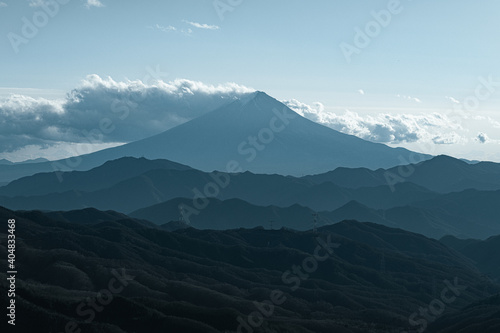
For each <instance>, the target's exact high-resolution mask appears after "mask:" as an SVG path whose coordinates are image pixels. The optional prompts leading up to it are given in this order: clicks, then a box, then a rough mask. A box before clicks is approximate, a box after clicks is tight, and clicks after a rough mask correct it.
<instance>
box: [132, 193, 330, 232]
mask: <svg viewBox="0 0 500 333" xmlns="http://www.w3.org/2000/svg"><path fill="white" fill-rule="evenodd" d="M191 205H192V199H184V198H177V199H173V200H169V201H167V202H164V203H161V204H158V205H154V206H151V207H146V208H142V209H139V210H137V211H135V212H132V213H130V214H128V215H129V216H130V217H134V218H139V219H144V220H149V221H151V222H154V223H156V224H159V225H161V224H164V223H167V222H169V221H173V220H176V219H179V218H180V216H181V214H182V216H183V219H184V220H186V221H187V222H188V223H189V225H190V226H192V227H194V228H196V229H214V230H225V229H235V228H255V227H259V226H260V227H265V228H266V229H269V228H271V225H272V228H273V229H280V228H283V227H287V228H292V229H295V230H309V229H311V228H312V227H313V216H312V214H313V213H314V211H313V210H312V209H310V208H307V207H303V206H300V205H297V204H296V205H293V206H290V207H285V208H282V207H276V206H267V207H262V206H256V205H252V204H249V203H247V202H245V201H243V200H240V199H229V200H225V201H221V200H218V199H214V198H210V199H208V202H207V206H206V208H204V209H201V210H195V209H191V207H190V206H191ZM179 207H182V210H181V209H180V208H179ZM188 207H189V208H188ZM181 211H182V213H181ZM330 223H332V221H330V220H328V219H325V218H324V217H322V218H321V220H319V221H318V225H324V224H330Z"/></svg>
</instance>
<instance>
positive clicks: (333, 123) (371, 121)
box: [283, 99, 465, 144]
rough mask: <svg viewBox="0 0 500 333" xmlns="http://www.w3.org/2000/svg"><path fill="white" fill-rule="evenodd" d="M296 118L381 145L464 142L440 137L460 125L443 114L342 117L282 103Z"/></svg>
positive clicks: (319, 107)
mask: <svg viewBox="0 0 500 333" xmlns="http://www.w3.org/2000/svg"><path fill="white" fill-rule="evenodd" d="M283 103H285V104H286V105H287V106H288V107H290V108H291V109H293V110H294V111H296V112H297V113H299V114H300V115H302V116H304V117H306V118H308V119H310V120H312V121H314V122H317V123H320V124H323V125H325V126H328V127H330V128H333V129H335V130H337V131H339V132H342V133H346V134H351V135H356V136H358V137H360V138H362V139H365V140H369V141H374V142H381V143H391V144H399V143H409V142H417V141H427V142H431V141H432V142H434V143H435V144H448V143H459V142H464V141H465V139H464V138H463V137H461V136H460V135H459V134H456V133H455V135H451V134H450V135H448V134H446V135H443V134H442V132H443V131H448V132H450V131H455V130H460V129H461V125H460V124H458V123H457V122H456V121H454V120H453V119H450V118H448V117H447V116H446V115H443V114H439V113H432V114H418V115H414V114H398V115H393V114H387V113H379V114H375V115H365V116H361V115H359V114H358V113H356V112H352V111H349V110H346V111H345V112H344V113H343V114H336V113H331V112H326V111H324V107H323V105H322V104H321V103H314V105H313V106H309V105H307V104H304V103H301V102H299V101H297V100H295V99H292V100H288V101H283Z"/></svg>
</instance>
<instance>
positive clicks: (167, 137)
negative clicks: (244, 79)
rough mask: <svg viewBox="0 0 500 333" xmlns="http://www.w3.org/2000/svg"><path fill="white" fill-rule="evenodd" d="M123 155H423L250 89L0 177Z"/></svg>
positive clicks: (244, 163) (374, 158) (277, 161)
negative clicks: (108, 143) (132, 136)
mask: <svg viewBox="0 0 500 333" xmlns="http://www.w3.org/2000/svg"><path fill="white" fill-rule="evenodd" d="M126 156H131V157H145V158H148V159H159V158H162V159H168V160H171V161H175V162H178V163H182V164H187V165H189V166H191V167H194V168H197V169H200V170H203V171H213V170H219V171H237V170H248V171H252V172H255V173H266V174H273V173H277V174H282V175H295V176H303V175H310V174H317V173H322V172H327V171H331V170H333V169H335V168H337V167H340V166H342V167H366V168H369V169H377V168H388V167H392V166H396V165H400V164H405V161H409V160H411V161H422V160H425V159H428V158H430V156H429V155H424V154H418V153H412V152H410V151H408V150H406V149H403V148H390V147H388V146H386V145H384V144H379V143H373V142H368V141H365V140H362V139H360V138H357V137H355V136H352V135H347V134H343V133H340V132H337V131H335V130H333V129H331V128H328V127H325V126H323V125H319V124H317V123H314V122H312V121H310V120H308V119H306V118H303V117H302V116H300V115H298V114H297V113H295V112H294V111H292V110H291V109H289V108H288V107H286V106H285V105H284V104H282V103H281V102H279V101H277V100H275V99H274V98H272V97H270V96H268V95H266V94H265V93H263V92H256V93H252V94H249V95H248V96H247V97H245V98H241V99H240V100H236V101H233V102H231V103H230V104H226V105H224V106H222V107H220V108H218V109H216V110H214V111H211V112H209V113H206V114H204V115H203V116H201V117H198V118H195V119H193V120H191V121H189V122H187V123H184V124H182V125H179V126H176V127H174V128H172V129H170V130H167V131H166V132H163V133H161V134H158V135H155V136H153V137H150V138H146V139H143V140H139V141H136V142H131V143H129V144H126V145H123V146H119V147H115V148H109V149H105V150H102V151H98V152H95V153H92V154H88V155H84V156H82V157H78V158H72V159H68V160H61V161H57V163H53V162H45V163H35V164H29V165H15V166H13V165H0V182H8V181H12V180H14V179H17V178H20V177H23V176H28V175H32V174H35V173H39V172H50V171H54V170H67V171H69V170H89V169H91V168H94V167H97V166H99V165H101V164H103V163H105V162H106V161H109V160H113V159H118V158H121V157H126ZM228 166H229V170H228Z"/></svg>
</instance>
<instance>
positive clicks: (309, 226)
mask: <svg viewBox="0 0 500 333" xmlns="http://www.w3.org/2000/svg"><path fill="white" fill-rule="evenodd" d="M410 161H411V162H413V164H408V163H409V162H410ZM32 162H33V163H31V162H29V161H28V162H27V163H21V164H19V163H16V164H12V163H8V162H5V161H3V162H1V161H0V172H1V173H0V177H1V178H0V180H3V181H8V182H9V183H8V184H5V185H4V186H0V217H3V218H4V219H11V218H15V219H16V221H18V223H19V224H18V230H19V233H18V236H19V238H18V239H19V244H22V246H19V248H20V250H19V252H18V253H19V258H20V259H19V261H20V262H22V264H20V265H21V267H20V268H21V269H22V270H23V274H24V275H23V277H22V278H21V279H19V303H18V304H19V309H20V310H21V311H22V312H23V313H27V314H28V315H30V316H32V317H34V318H37V325H35V324H32V323H31V322H28V321H27V322H24V323H23V324H22V325H23V328H24V329H26V330H28V331H31V330H34V327H35V326H36V328H37V329H40V328H42V327H43V328H44V329H48V330H51V331H58V330H60V329H61V328H60V327H64V325H65V322H67V320H68V319H69V318H71V319H72V320H74V321H75V323H77V324H78V326H79V327H82V329H85V331H88V332H113V333H115V332H116V333H123V332H131V333H132V332H136V331H139V330H140V329H141V328H142V327H146V326H145V325H149V326H148V327H153V328H154V329H156V330H159V331H161V330H164V329H166V328H168V329H172V328H174V329H176V330H177V331H179V332H214V333H215V332H224V333H226V332H228V331H235V330H236V331H237V332H241V331H242V330H244V329H246V330H247V331H249V329H248V327H250V326H245V325H247V324H245V322H244V321H243V320H244V319H241V318H247V316H248V314H249V313H252V311H255V306H258V307H260V306H261V304H268V303H259V302H264V301H265V300H266V298H269V294H270V293H272V292H273V290H282V295H285V296H286V299H287V302H286V303H284V304H275V305H273V314H272V315H269V316H268V317H269V318H267V320H266V321H265V324H263V329H268V328H269V329H272V330H275V331H276V332H303V333H311V332H314V333H318V332H325V333H326V332H331V331H332V330H335V331H339V332H353V333H361V332H366V331H370V332H380V333H382V332H401V330H408V331H409V332H413V331H415V330H416V329H417V327H420V328H421V329H427V330H428V331H429V332H449V329H450V327H457V326H456V324H455V323H454V322H453V320H455V321H458V320H460V322H461V325H462V327H466V329H465V330H463V332H464V333H465V332H471V333H472V332H474V333H475V332H476V330H477V329H478V328H480V329H481V331H484V332H488V329H490V331H491V329H493V331H491V332H496V331H495V329H498V328H499V327H500V323H499V321H498V316H496V314H497V313H498V311H500V305H499V303H498V299H497V296H495V295H496V293H498V291H499V290H500V286H499V285H498V281H497V279H498V278H500V271H499V270H498V267H500V262H499V260H498V259H497V258H498V257H496V256H492V255H491V254H492V253H496V252H498V250H499V236H498V235H500V220H499V219H498V217H499V216H500V205H499V204H498V203H500V164H496V163H489V162H478V163H474V164H472V163H467V162H465V161H461V160H458V159H455V158H452V157H449V156H436V157H431V156H427V155H421V154H416V153H413V152H410V151H407V150H405V149H393V148H389V147H387V146H385V145H382V144H376V143H371V142H367V141H364V140H361V139H359V138H357V137H354V136H349V135H345V134H342V133H339V132H336V131H334V130H332V129H330V128H327V127H324V126H322V125H318V124H316V123H314V122H311V121H309V120H307V119H305V118H302V117H300V116H299V115H297V114H296V113H294V112H293V111H291V110H290V109H288V108H286V107H285V106H284V105H283V104H281V103H280V102H278V101H276V100H274V99H273V98H271V97H269V96H268V95H266V94H265V93H262V92H257V93H254V94H250V95H248V97H247V98H244V99H240V100H236V101H233V102H232V103H230V104H226V105H224V106H222V107H221V108H218V109H216V110H214V111H212V112H209V113H206V114H204V115H203V116H201V117H199V118H195V119H193V120H191V121H189V122H186V123H184V124H182V125H179V126H177V127H174V128H172V129H170V130H168V131H166V132H163V133H161V134H158V135H156V136H153V137H149V138H146V139H143V140H140V141H136V142H132V143H129V144H126V145H124V146H120V147H115V148H111V149H107V150H103V151H99V152H96V153H93V154H89V155H85V156H78V157H75V158H73V159H71V160H66V161H57V162H55V163H52V162H45V163H43V162H42V163H36V161H32ZM249 170H250V171H249ZM40 171H45V172H40ZM2 207H5V208H2ZM0 233H4V231H1V232H0ZM321 237H323V238H325V237H326V238H325V239H330V238H331V237H333V238H334V240H335V242H336V243H335V244H336V247H335V248H336V249H337V247H338V251H335V252H334V251H331V252H330V251H328V250H327V249H326V251H327V252H328V253H329V254H330V255H331V258H328V259H325V260H326V262H325V264H328V266H325V267H319V266H320V262H319V261H318V260H317V259H315V260H316V264H315V265H317V267H316V266H315V267H314V269H312V268H311V267H309V266H307V264H304V263H306V262H310V260H312V259H310V258H312V257H311V254H310V253H311V247H312V251H313V253H314V248H315V246H317V245H316V243H318V242H319V244H323V243H324V242H325V241H323V243H321V241H319V240H318V239H319V238H321ZM329 237H330V238H329ZM430 238H434V239H430ZM438 239H439V241H438ZM314 242H316V243H314ZM326 242H330V241H326ZM326 244H331V243H326ZM337 245H338V246H337ZM6 251H7V247H6V246H4V245H2V244H0V254H2V258H6V255H5V254H6V253H7V252H6ZM308 258H309V259H308ZM0 260H3V261H5V259H0ZM308 260H309V261H308ZM301 262H302V263H303V264H302V265H303V266H302V267H304V269H305V270H306V272H307V273H308V274H307V276H306V275H303V274H301V273H300V272H298V271H297V269H300V266H296V264H297V263H301ZM294 265H295V266H294ZM304 265H306V266H304ZM119 267H121V268H122V269H127V270H128V271H129V272H130V273H131V274H133V275H134V281H133V282H131V283H130V288H128V289H127V290H128V291H127V292H126V293H124V294H123V295H116V301H115V302H113V304H112V305H111V306H109V307H108V308H107V309H109V310H107V311H109V312H105V313H103V314H100V315H99V316H97V317H96V318H97V319H96V321H95V322H94V323H93V324H92V325H89V324H88V322H86V321H84V320H82V318H74V317H75V314H74V311H72V310H71V309H72V308H75V307H77V306H78V304H79V303H80V302H81V299H82V297H83V298H88V297H91V296H92V295H93V293H95V292H97V291H98V290H100V289H99V288H101V285H102V283H103V281H104V282H106V280H107V279H108V280H109V274H115V273H113V272H116V270H117V269H119ZM290 267H291V268H290ZM297 267H299V268H297ZM289 268H290V269H292V270H294V272H295V274H299V275H297V276H296V277H294V278H291V279H287V278H286V276H285V277H283V274H286V272H288V271H287V269H289ZM284 272H285V273H284ZM3 275H4V273H1V272H0V276H3ZM3 280H6V279H5V278H4V279H3ZM287 281H288V282H287ZM297 281H298V282H297ZM446 281H447V282H446ZM450 281H454V283H455V284H456V285H460V286H462V287H460V288H461V289H460V288H459V287H456V288H455V289H453V290H455V291H456V293H455V295H456V297H455V299H454V301H453V302H448V303H446V311H444V310H443V311H442V313H441V314H440V315H439V316H436V318H434V319H432V320H429V319H428V318H426V317H422V318H423V319H422V318H420V317H415V315H414V314H415V313H417V312H415V311H418V309H422V307H428V306H430V305H429V304H433V303H432V302H435V300H436V299H438V297H442V290H445V289H442V288H453V287H450V283H452V282H450ZM292 282H294V283H298V285H297V288H290V286H287V284H290V283H292ZM283 283H285V287H283ZM443 285H444V286H443ZM450 290H451V289H450ZM458 291H459V292H458ZM89 295H90V296H89ZM98 295H99V294H98ZM2 297H4V296H2ZM455 300H456V301H455ZM256 304H258V305H256ZM68 309H69V310H68ZM457 313H464V314H465V317H464V318H461V317H460V318H457ZM417 315H418V313H417ZM495 316H496V317H495ZM415 318H420V320H415ZM483 321H484V323H485V324H483V323H482V322H483ZM242 327H245V328H242ZM250 329H251V328H250ZM412 330H413V331H412ZM256 331H258V330H256Z"/></svg>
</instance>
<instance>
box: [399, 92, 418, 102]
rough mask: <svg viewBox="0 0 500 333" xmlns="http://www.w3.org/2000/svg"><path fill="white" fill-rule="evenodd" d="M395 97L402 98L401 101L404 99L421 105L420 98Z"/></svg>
mask: <svg viewBox="0 0 500 333" xmlns="http://www.w3.org/2000/svg"><path fill="white" fill-rule="evenodd" d="M396 96H397V97H399V98H402V99H406V100H409V101H413V102H416V103H422V101H421V100H420V98H417V97H411V96H406V95H399V94H398V95H396Z"/></svg>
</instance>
